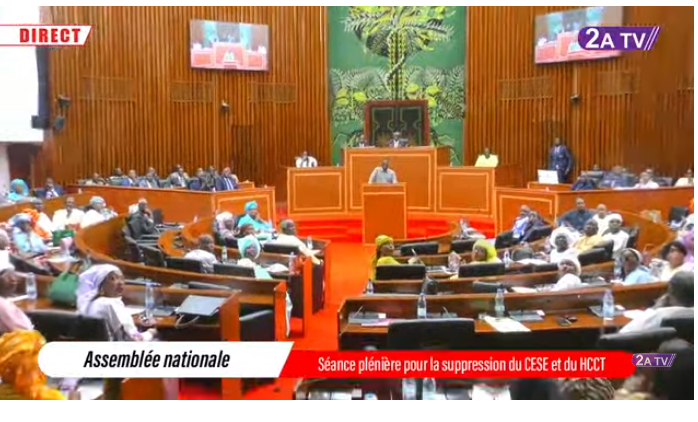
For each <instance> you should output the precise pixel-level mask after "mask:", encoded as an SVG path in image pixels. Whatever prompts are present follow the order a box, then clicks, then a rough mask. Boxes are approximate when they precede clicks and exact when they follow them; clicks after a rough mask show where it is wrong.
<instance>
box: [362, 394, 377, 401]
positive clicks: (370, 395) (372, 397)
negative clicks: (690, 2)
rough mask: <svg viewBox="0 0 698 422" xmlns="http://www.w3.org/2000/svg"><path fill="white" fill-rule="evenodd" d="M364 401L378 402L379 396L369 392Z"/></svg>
mask: <svg viewBox="0 0 698 422" xmlns="http://www.w3.org/2000/svg"><path fill="white" fill-rule="evenodd" d="M364 400H378V396H377V395H376V393H371V392H369V393H366V394H364Z"/></svg>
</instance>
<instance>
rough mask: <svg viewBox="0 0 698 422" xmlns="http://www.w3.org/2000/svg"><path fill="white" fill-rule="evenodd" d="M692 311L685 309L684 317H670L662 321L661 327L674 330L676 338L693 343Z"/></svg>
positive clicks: (679, 315)
mask: <svg viewBox="0 0 698 422" xmlns="http://www.w3.org/2000/svg"><path fill="white" fill-rule="evenodd" d="M693 321H694V316H693V309H687V310H686V315H681V314H680V313H679V314H678V315H675V316H672V317H670V318H664V319H662V323H661V325H662V327H671V328H673V329H675V330H676V337H678V338H680V339H683V340H686V341H687V342H689V343H693V335H694V333H693Z"/></svg>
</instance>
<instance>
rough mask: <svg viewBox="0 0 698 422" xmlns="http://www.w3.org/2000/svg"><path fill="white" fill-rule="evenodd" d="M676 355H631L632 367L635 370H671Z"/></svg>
mask: <svg viewBox="0 0 698 422" xmlns="http://www.w3.org/2000/svg"><path fill="white" fill-rule="evenodd" d="M674 359H676V354H671V353H643V354H636V355H633V365H635V367H637V368H671V365H672V364H673V363H674Z"/></svg>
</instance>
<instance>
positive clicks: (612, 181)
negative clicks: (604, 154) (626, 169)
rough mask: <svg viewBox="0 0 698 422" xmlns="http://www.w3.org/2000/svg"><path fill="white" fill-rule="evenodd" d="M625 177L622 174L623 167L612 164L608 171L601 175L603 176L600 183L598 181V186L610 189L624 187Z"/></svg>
mask: <svg viewBox="0 0 698 422" xmlns="http://www.w3.org/2000/svg"><path fill="white" fill-rule="evenodd" d="M625 179H626V178H625V176H624V175H623V167H621V166H614V167H613V169H612V170H611V171H610V172H607V173H605V174H604V175H603V178H602V179H601V183H599V186H600V187H602V188H611V189H615V188H625V187H627V185H626V180H625Z"/></svg>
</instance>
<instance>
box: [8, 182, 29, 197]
mask: <svg viewBox="0 0 698 422" xmlns="http://www.w3.org/2000/svg"><path fill="white" fill-rule="evenodd" d="M7 199H9V200H10V201H12V202H20V201H24V200H26V199H29V186H27V183H26V182H25V181H24V180H22V179H15V180H13V181H12V182H11V183H10V192H9V193H8V194H7Z"/></svg>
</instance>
